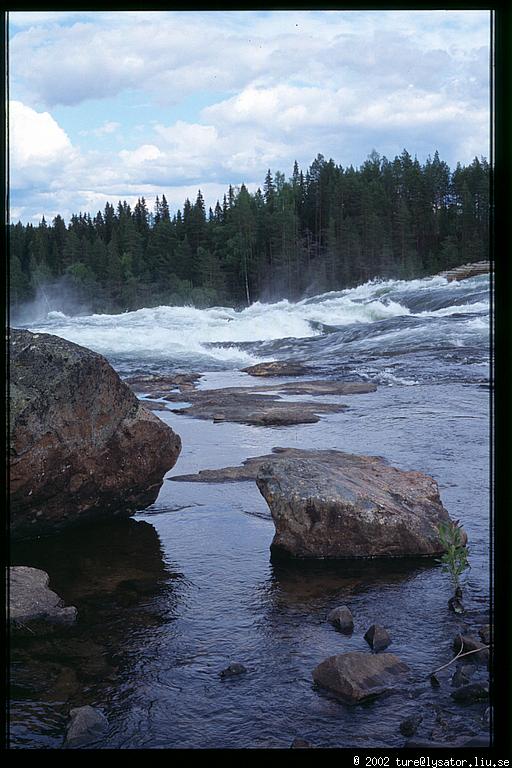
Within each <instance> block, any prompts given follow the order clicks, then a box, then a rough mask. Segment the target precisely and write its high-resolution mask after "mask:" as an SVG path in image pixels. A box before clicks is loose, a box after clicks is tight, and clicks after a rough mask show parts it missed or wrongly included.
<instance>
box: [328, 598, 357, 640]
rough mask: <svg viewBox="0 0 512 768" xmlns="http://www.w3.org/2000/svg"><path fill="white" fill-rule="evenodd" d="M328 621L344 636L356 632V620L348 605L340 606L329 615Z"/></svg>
mask: <svg viewBox="0 0 512 768" xmlns="http://www.w3.org/2000/svg"><path fill="white" fill-rule="evenodd" d="M327 621H330V623H331V624H332V625H333V626H334V627H336V629H339V630H340V632H343V633H344V634H347V635H348V634H350V633H351V632H353V630H354V618H353V616H352V612H351V610H350V608H348V607H347V606H346V605H340V607H339V608H334V609H333V610H332V611H330V612H329V613H328V614H327Z"/></svg>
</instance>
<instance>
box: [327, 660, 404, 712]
mask: <svg viewBox="0 0 512 768" xmlns="http://www.w3.org/2000/svg"><path fill="white" fill-rule="evenodd" d="M408 669H409V668H408V667H407V665H406V664H404V662H403V661H401V660H400V659H399V658H398V657H397V656H395V655H394V654H392V653H382V654H379V655H378V656H375V655H373V654H370V653H361V652H359V651H353V652H350V653H341V654H339V655H337V656H330V657H329V658H328V659H325V661H322V663H321V664H319V665H318V666H317V667H316V669H314V670H313V680H314V681H315V683H317V685H319V686H321V687H322V688H327V689H328V690H329V691H331V692H332V693H335V694H337V695H338V696H340V697H341V698H342V699H343V700H344V701H346V702H347V703H350V704H357V703H359V702H360V701H364V700H365V699H368V698H371V697H373V696H378V695H380V694H381V693H385V692H386V691H388V690H390V689H391V688H392V687H393V686H394V685H395V684H396V683H397V682H399V681H400V680H401V679H402V678H403V677H404V676H405V675H406V673H407V672H408Z"/></svg>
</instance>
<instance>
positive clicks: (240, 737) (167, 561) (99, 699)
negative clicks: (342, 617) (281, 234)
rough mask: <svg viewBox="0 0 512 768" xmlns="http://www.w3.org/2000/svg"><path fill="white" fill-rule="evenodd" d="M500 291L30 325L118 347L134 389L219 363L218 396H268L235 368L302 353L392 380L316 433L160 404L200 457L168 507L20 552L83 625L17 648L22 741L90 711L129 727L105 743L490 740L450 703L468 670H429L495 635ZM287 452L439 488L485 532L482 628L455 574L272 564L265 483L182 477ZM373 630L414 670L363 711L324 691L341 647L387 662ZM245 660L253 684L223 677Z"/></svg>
mask: <svg viewBox="0 0 512 768" xmlns="http://www.w3.org/2000/svg"><path fill="white" fill-rule="evenodd" d="M488 290H489V283H488V280H487V278H485V277H483V278H475V279H471V280H467V281H464V282H463V283H460V284H453V283H452V284H446V282H445V281H444V280H442V279H441V278H434V279H433V280H430V281H428V280H423V281H411V282H409V283H404V282H397V281H394V282H391V281H390V282H388V283H380V284H369V285H366V286H361V287H360V288H358V289H353V290H352V291H346V292H340V293H337V294H325V295H324V296H322V297H315V298H314V299H308V300H305V301H304V302H300V303H298V304H289V303H288V302H280V303H279V304H278V305H270V306H267V307H265V306H264V305H255V307H251V308H250V309H249V310H245V312H243V313H234V312H233V310H227V309H222V308H220V309H217V310H193V309H190V308H189V309H186V310H185V309H183V308H170V307H164V308H157V309H148V310H140V311H139V312H136V313H128V314H126V315H121V316H89V317H82V318H67V317H65V316H60V315H58V314H57V313H55V312H54V313H53V314H52V315H51V316H50V317H47V318H43V319H41V320H39V321H38V322H37V323H35V322H32V323H27V327H30V328H31V329H33V330H40V331H45V332H52V333H57V334H58V335H62V336H65V337H66V338H70V339H72V340H74V341H77V342H78V343H82V344H85V345H87V346H89V347H91V348H96V349H98V351H101V352H103V353H104V354H106V355H107V356H108V357H109V358H110V360H111V361H112V363H113V364H114V365H115V367H116V368H117V369H118V370H120V372H121V373H122V374H123V375H124V374H127V373H128V372H132V371H134V370H151V371H154V372H157V371H165V370H173V369H177V368H179V369H180V370H192V369H195V370H203V371H209V373H207V374H206V375H205V377H204V378H203V379H202V380H201V387H218V386H231V385H232V384H234V383H235V384H236V383H244V384H252V383H254V380H253V379H250V378H249V377H247V376H246V375H245V374H241V373H238V372H237V370H236V369H238V368H240V367H242V365H243V364H249V362H251V361H255V362H256V361H257V360H260V359H263V360H268V359H278V358H290V357H296V358H297V359H301V360H308V361H309V362H310V364H313V365H315V366H316V367H317V368H318V371H319V373H321V374H322V375H335V376H336V378H347V379H359V380H374V381H377V382H378V383H379V384H380V385H381V386H380V387H379V389H378V391H377V392H375V393H370V394H367V395H358V396H352V397H351V398H340V400H341V401H342V402H347V403H348V405H349V406H350V408H349V409H348V410H347V411H346V412H343V413H340V414H334V415H329V416H328V417H327V418H322V420H321V421H320V422H319V423H318V424H314V425H305V426H301V427H283V428H275V427H274V428H258V427H249V426H243V425H235V424H211V423H209V422H204V421H198V420H193V419H190V418H188V417H186V416H178V415H176V414H172V413H171V412H170V411H169V412H158V415H159V416H160V417H161V418H162V419H163V420H164V421H166V422H167V423H168V424H170V425H171V426H172V427H173V429H175V430H176V431H177V432H178V433H179V434H180V435H181V437H182V441H183V451H182V454H181V456H180V458H179V460H178V463H177V465H176V467H175V468H174V469H173V470H172V471H171V472H170V473H169V475H168V476H167V479H166V480H165V481H164V483H163V486H162V489H161V492H160V495H159V497H158V499H157V502H156V503H155V504H154V505H153V507H151V508H150V509H148V510H145V511H144V512H141V513H139V514H138V515H136V516H135V518H133V519H131V520H127V521H120V522H115V523H112V522H110V523H107V524H102V525H95V526H94V527H93V528H90V529H87V530H85V531H84V530H81V531H80V532H73V531H72V532H69V533H67V534H65V535H64V534H63V535H59V536H53V537H51V538H48V539H45V540H40V541H37V542H31V543H25V544H23V545H17V547H16V548H15V549H14V551H13V559H14V561H15V563H18V564H22V563H23V564H27V565H33V566H36V567H37V566H39V567H42V568H44V569H45V570H47V571H48V573H49V574H50V577H51V586H52V587H53V588H54V589H55V590H56V591H58V592H59V593H60V594H61V595H62V596H63V597H64V598H65V600H66V602H67V603H70V604H74V605H76V606H77V608H78V610H79V617H80V620H79V623H78V625H77V627H76V628H75V629H74V630H72V631H71V632H70V633H68V634H67V635H65V636H63V637H62V638H56V639H53V640H37V639H35V638H31V639H30V640H28V641H25V643H24V644H22V645H20V646H16V647H15V648H14V649H13V673H12V684H13V691H12V694H13V695H12V705H11V721H12V725H11V738H12V743H13V746H15V747H24V748H30V747H47V748H55V747H59V746H60V745H61V743H62V739H63V735H64V733H65V727H66V723H67V716H68V712H69V709H70V707H71V706H76V705H80V704H85V703H87V704H93V705H95V706H99V707H101V708H102V709H103V710H104V712H105V714H106V715H107V716H108V719H109V723H110V729H109V733H108V735H107V736H106V737H105V738H103V739H102V740H101V741H99V742H98V743H97V745H96V746H97V747H99V748H101V747H109V748H137V747H139V748H140V747H156V748H176V747H184V748H239V747H253V748H268V747H276V748H287V747H289V746H290V744H291V742H292V741H293V739H294V738H295V737H296V736H300V737H302V738H306V739H308V740H309V741H311V743H313V744H314V745H316V746H323V747H334V746H339V747H343V746H361V747H375V746H401V745H403V743H404V742H405V739H404V737H403V736H402V735H401V734H400V732H399V729H398V727H399V724H400V722H401V720H403V719H404V718H405V717H407V716H408V715H410V714H413V713H417V712H421V713H422V714H423V717H424V719H423V722H422V724H421V726H420V729H419V731H418V736H419V737H422V738H427V737H429V736H430V737H433V738H436V737H437V738H439V739H441V740H450V739H451V740H458V739H460V738H461V737H463V736H472V735H476V734H481V733H482V732H485V726H484V725H483V722H482V715H483V712H484V710H485V708H486V705H485V704H484V703H480V704H473V705H469V706H465V707H461V706H459V705H455V704H453V702H452V701H451V699H450V696H449V694H450V692H451V691H452V690H453V689H452V688H451V686H450V678H451V673H452V672H453V669H454V666H452V667H449V668H448V669H447V670H445V671H444V672H441V673H440V674H439V677H440V680H441V687H440V688H439V689H437V690H433V689H432V688H431V686H430V683H429V681H428V674H429V672H431V671H432V670H434V669H435V668H436V667H438V666H440V665H441V664H444V663H446V662H447V661H448V660H449V659H450V658H451V657H452V655H453V654H452V642H453V638H454V636H455V634H457V632H458V631H459V630H460V628H461V627H462V626H463V625H464V622H466V623H467V624H468V626H472V627H474V626H476V625H480V624H482V623H486V621H487V618H486V616H487V612H488V609H489V553H488V547H489V389H488V387H487V386H486V381H487V378H488V372H489V360H488V328H489V316H488V298H489V297H488ZM265 318H266V319H265ZM177 331H179V332H180V333H179V334H178V333H177ZM251 334H252V335H251ZM285 334H288V335H285ZM144 339H145V344H144V343H143V340H144ZM193 339H195V341H194V342H193ZM178 340H179V341H178ZM192 342H193V343H192ZM187 345H188V346H187ZM189 347H190V348H189ZM187 350H188V352H187ZM201 363H202V365H201ZM296 399H301V398H296ZM304 399H308V398H304ZM336 399H337V398H335V397H325V398H320V400H325V401H336ZM172 407H176V406H175V404H173V406H172ZM274 446H292V447H306V448H321V449H324V448H337V449H340V450H343V451H349V452H354V453H363V454H375V455H382V456H385V457H386V458H387V459H388V460H389V461H390V462H392V463H393V464H395V465H396V466H399V467H401V468H403V469H418V470H421V471H424V472H426V473H428V474H430V475H432V476H433V477H434V478H435V479H436V480H437V482H438V483H439V486H440V490H441V496H442V500H443V503H444V505H445V506H446V508H447V509H448V511H449V513H450V515H451V516H452V518H454V519H460V520H461V521H462V523H463V525H464V527H465V529H466V531H467V533H468V536H469V545H470V562H471V566H472V567H471V570H470V571H468V572H466V574H465V576H464V595H465V605H466V608H467V613H466V615H465V616H464V617H463V619H462V620H461V619H460V618H458V617H456V616H455V615H454V614H452V613H451V612H450V611H449V610H448V608H447V600H448V598H449V597H450V596H451V592H452V590H451V585H450V583H449V580H448V576H447V575H446V574H444V573H443V572H442V570H441V569H440V568H439V567H438V566H437V565H435V564H432V563H428V564H427V563H424V562H423V563H416V564H415V563H407V564H404V563H402V564H401V563H399V562H393V563H391V564H388V565H386V566H384V565H382V564H378V563H361V564H359V565H358V566H357V567H355V566H349V565H347V564H334V565H325V564H324V565H321V564H317V565H310V566H305V565H304V564H300V565H293V564H291V563H290V564H286V565H285V564H282V563H281V564H279V563H272V561H271V559H270V553H269V545H270V542H271V540H272V536H273V524H272V521H271V519H270V516H269V511H268V508H267V506H266V503H265V501H264V499H263V498H262V497H261V495H260V494H259V491H258V489H257V488H256V486H255V484H253V483H231V484H224V485H220V484H212V485H206V484H194V483H173V482H171V481H170V480H169V479H168V478H169V477H172V475H173V474H185V473H188V472H195V471H197V470H199V469H203V468H214V467H222V466H227V465H233V464H238V463H240V462H241V461H243V460H244V459H245V458H247V457H248V456H256V455H260V454H262V453H266V452H268V451H270V449H271V448H272V447H274ZM344 603H346V604H347V605H349V606H350V608H351V610H352V613H353V615H354V621H355V629H354V633H353V635H352V636H350V637H346V636H344V635H341V634H338V633H337V632H335V631H334V629H333V628H332V627H331V626H330V625H329V624H328V623H327V622H326V621H325V617H326V614H327V612H328V611H329V610H330V609H331V608H333V607H335V606H337V605H339V604H344ZM372 623H379V624H383V625H384V626H385V627H386V628H387V629H388V631H389V632H390V635H391V637H392V641H393V642H392V645H391V646H390V648H389V650H390V651H392V652H394V653H396V654H397V655H398V656H400V657H401V658H402V659H403V660H404V661H406V662H407V663H408V665H409V666H410V670H411V672H410V676H409V679H408V680H407V681H406V682H405V683H404V685H403V686H402V687H401V688H400V689H398V690H396V691H395V692H393V693H392V694H390V695H388V696H386V697H381V698H379V699H377V700H375V701H373V702H369V703H367V704H364V705H361V706H357V707H350V706H347V705H345V704H343V703H340V702H339V701H337V700H336V699H335V698H333V697H331V696H329V695H327V694H325V693H321V692H319V691H317V690H315V688H314V687H313V685H312V679H311V671H312V670H313V668H314V667H315V666H316V665H317V664H318V663H319V662H320V661H322V660H323V659H324V658H325V657H326V656H329V655H332V654H334V653H340V652H344V651H348V650H361V651H367V650H368V646H367V644H366V642H365V640H364V639H363V635H364V633H365V631H366V630H367V629H368V627H369V626H370V624H372ZM235 661H236V662H241V663H242V664H244V665H245V667H246V668H247V673H246V674H245V675H242V676H240V677H236V678H233V679H222V678H220V676H219V673H220V671H221V670H222V669H224V668H225V667H226V666H227V665H228V664H229V663H230V662H235ZM476 674H477V675H478V674H480V673H479V672H477V673H476Z"/></svg>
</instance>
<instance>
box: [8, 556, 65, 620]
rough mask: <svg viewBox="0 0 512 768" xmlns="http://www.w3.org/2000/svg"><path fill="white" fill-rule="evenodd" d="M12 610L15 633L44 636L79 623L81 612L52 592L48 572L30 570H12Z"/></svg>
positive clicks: (10, 612) (19, 567)
mask: <svg viewBox="0 0 512 768" xmlns="http://www.w3.org/2000/svg"><path fill="white" fill-rule="evenodd" d="M8 578H9V608H8V615H9V621H10V627H11V631H12V632H13V633H16V634H18V635H20V634H24V633H28V632H29V633H31V634H33V633H38V634H44V633H48V632H52V631H54V629H55V627H56V626H57V627H65V626H69V625H72V624H74V623H75V621H76V618H77V610H76V608H75V607H74V606H66V605H64V601H63V600H62V598H60V597H59V595H57V594H56V592H53V591H52V590H51V589H50V588H49V586H48V585H49V581H50V577H49V576H48V574H47V573H46V572H45V571H42V570H40V569H38V568H30V567H27V566H17V567H12V568H9V575H8Z"/></svg>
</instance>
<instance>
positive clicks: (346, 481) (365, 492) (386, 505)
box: [256, 450, 449, 558]
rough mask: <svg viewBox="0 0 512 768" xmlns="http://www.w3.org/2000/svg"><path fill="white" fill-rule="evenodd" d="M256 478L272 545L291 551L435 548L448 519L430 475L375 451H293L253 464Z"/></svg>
mask: <svg viewBox="0 0 512 768" xmlns="http://www.w3.org/2000/svg"><path fill="white" fill-rule="evenodd" d="M256 483H257V485H258V488H259V490H260V492H261V493H262V495H263V497H264V498H265V500H266V501H267V504H268V505H269V508H270V511H271V513H272V517H273V520H274V524H275V527H276V533H275V536H274V539H273V542H272V545H271V546H272V551H273V552H274V553H276V554H277V553H279V554H282V555H286V556H291V557H297V558H359V557H418V556H429V557H431V556H434V555H438V554H440V553H442V551H443V545H442V543H441V541H440V538H439V533H438V526H439V524H440V523H441V522H446V521H448V520H449V517H448V513H447V511H446V510H445V508H444V507H443V505H442V504H441V500H440V497H439V490H438V487H437V484H436V482H435V481H434V480H433V479H432V478H431V477H428V476H426V475H424V474H422V473H421V472H404V471H402V470H399V469H396V468H395V467H392V466H390V465H389V464H387V463H386V462H385V461H384V460H383V459H381V458H379V457H375V456H356V455H353V454H348V453H342V452H340V451H302V452H300V451H298V450H297V451H295V452H294V454H290V453H288V455H286V454H285V455H284V457H283V456H282V457H281V458H275V459H273V460H271V461H269V462H267V463H266V464H262V465H261V466H260V469H259V472H258V474H257V477H256Z"/></svg>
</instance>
